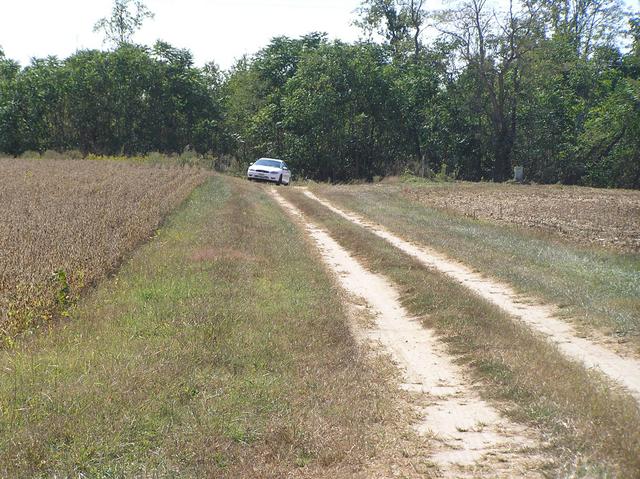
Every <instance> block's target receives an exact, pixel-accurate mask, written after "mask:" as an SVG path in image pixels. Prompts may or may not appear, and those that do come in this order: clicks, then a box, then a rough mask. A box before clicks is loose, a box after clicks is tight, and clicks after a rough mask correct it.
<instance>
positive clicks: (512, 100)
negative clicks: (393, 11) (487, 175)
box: [442, 0, 538, 181]
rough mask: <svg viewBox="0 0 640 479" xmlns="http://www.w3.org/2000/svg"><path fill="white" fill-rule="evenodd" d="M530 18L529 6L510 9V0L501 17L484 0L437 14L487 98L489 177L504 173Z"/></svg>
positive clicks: (530, 38)
mask: <svg viewBox="0 0 640 479" xmlns="http://www.w3.org/2000/svg"><path fill="white" fill-rule="evenodd" d="M536 19H537V12H535V11H533V10H531V9H526V10H523V11H519V12H518V11H516V9H515V8H514V5H513V0H510V3H509V9H508V11H507V12H506V13H505V14H504V15H502V16H499V14H498V13H497V12H495V11H491V10H490V9H489V8H488V7H487V0H469V1H465V2H463V3H462V4H461V5H459V7H458V8H457V9H453V10H449V11H447V12H446V13H445V16H444V17H443V20H444V21H445V22H446V23H447V24H448V25H449V26H450V28H449V29H447V28H446V27H445V28H442V31H443V32H444V33H445V34H446V35H448V36H449V37H451V38H452V39H453V40H454V41H455V42H456V43H457V45H458V47H459V49H458V51H459V53H460V56H461V58H462V60H463V61H464V62H465V65H466V68H468V69H469V70H470V71H471V72H473V74H474V75H475V77H476V78H477V82H478V92H479V93H480V94H482V95H485V96H486V98H487V100H488V101H487V107H486V114H487V116H488V119H489V122H490V124H491V145H492V150H493V157H494V158H493V161H494V167H493V179H494V180H495V181H504V180H505V179H507V178H508V177H509V176H510V169H511V161H512V153H513V147H514V142H515V138H516V130H517V106H518V99H519V96H520V93H521V79H522V74H523V71H522V66H523V58H524V56H525V55H526V54H527V52H529V51H530V50H531V49H532V48H533V47H534V45H535V41H536V38H537V37H536V35H535V32H536V30H537V29H538V23H537V21H536Z"/></svg>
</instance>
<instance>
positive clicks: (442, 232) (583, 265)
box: [315, 184, 640, 354]
mask: <svg viewBox="0 0 640 479" xmlns="http://www.w3.org/2000/svg"><path fill="white" fill-rule="evenodd" d="M458 187H460V188H462V189H464V188H465V187H466V186H465V185H464V184H461V185H459V184H455V185H453V186H451V185H447V186H443V187H440V186H438V185H434V186H429V185H427V186H421V187H420V188H425V189H426V188H432V189H433V194H434V195H435V194H437V192H438V191H442V192H446V191H448V190H449V189H450V188H454V189H455V188H458ZM487 188H492V189H494V190H496V191H503V192H506V193H505V194H508V192H509V191H511V190H512V188H514V185H488V186H487ZM518 188H520V187H518ZM521 188H528V187H526V186H523V187H521ZM315 189H316V190H317V191H318V193H319V194H320V195H321V196H325V197H327V198H328V199H329V200H331V201H333V202H335V203H336V204H337V205H341V206H342V207H344V208H346V209H349V210H351V211H355V212H357V213H358V214H361V215H363V216H364V217H365V218H368V219H370V220H372V221H376V222H378V223H380V224H382V225H384V226H385V227H386V228H388V229H389V230H391V231H393V232H394V233H395V234H397V235H399V236H401V237H403V238H405V239H406V240H409V241H415V242H416V243H418V244H425V245H428V246H430V247H432V248H434V249H436V250H437V251H440V252H442V253H445V254H447V255H448V256H449V257H451V258H453V259H455V260H458V261H461V262H462V263H464V264H466V265H468V266H469V267H471V268H473V269H475V270H478V271H480V272H482V273H484V274H487V275H489V276H492V277H494V278H496V279H498V280H499V281H502V282H505V283H507V284H509V285H511V286H512V287H514V289H516V290H517V291H518V292H521V293H523V294H525V295H527V296H531V297H533V298H538V299H539V300H541V301H542V302H548V303H550V304H554V305H557V306H559V307H560V308H561V312H562V315H563V317H566V318H567V319H568V320H570V321H572V322H573V323H574V324H575V326H576V327H577V328H578V329H579V330H580V332H581V333H583V334H586V335H589V336H592V337H593V338H594V339H595V340H597V341H605V342H607V343H610V344H609V345H610V346H611V347H613V348H616V349H618V348H620V349H622V350H624V351H627V352H629V353H631V354H639V353H640V254H638V253H620V252H618V251H612V250H610V249H604V248H601V247H594V246H586V245H578V244H576V243H575V242H572V241H566V240H563V239H560V238H558V237H557V236H556V235H549V234H548V233H543V232H540V231H538V230H533V229H531V228H523V227H518V226H515V225H506V224H499V223H496V222H493V221H486V220H481V219H473V218H469V217H464V216H462V215H460V214H457V213H451V212H449V211H444V210H442V209H439V208H435V207H429V206H426V205H423V204H421V203H418V202H415V201H412V200H410V199H408V198H406V196H404V195H403V194H402V192H401V190H399V189H398V188H396V187H395V186H391V185H376V186H349V187H346V186H343V187H326V186H317V187H315ZM577 190H578V191H580V189H577ZM605 193H606V192H605ZM611 193H612V194H615V192H611ZM621 193H624V192H621ZM628 193H631V192H628ZM452 194H453V193H452ZM479 206H481V204H480V203H479V204H478V207H479ZM601 215H602V216H603V217H606V216H607V215H606V214H605V212H601ZM636 220H637V218H636ZM601 221H603V222H605V221H607V219H606V218H603V219H602V220H601ZM634 221H635V220H634Z"/></svg>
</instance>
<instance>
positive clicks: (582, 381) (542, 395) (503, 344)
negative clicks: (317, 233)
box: [283, 190, 640, 477]
mask: <svg viewBox="0 0 640 479" xmlns="http://www.w3.org/2000/svg"><path fill="white" fill-rule="evenodd" d="M283 194H284V196H285V197H286V198H287V199H288V200H289V201H292V202H293V203H294V204H295V205H296V206H297V207H298V208H299V209H300V210H301V211H302V212H303V213H305V215H307V217H308V218H309V219H310V220H311V221H313V222H314V223H316V224H318V225H319V226H321V227H323V228H325V229H326V230H327V231H328V232H329V233H330V234H331V235H332V236H333V237H334V238H335V239H336V241H337V242H338V243H339V244H340V245H341V246H343V247H344V248H346V249H348V250H349V251H350V252H351V253H352V254H355V255H356V256H357V257H358V258H359V259H360V260H361V261H363V262H364V263H365V264H366V265H367V267H368V268H370V269H371V270H372V271H373V272H375V273H379V274H383V275H385V276H386V277H388V278H389V279H390V280H391V281H392V282H393V283H395V284H396V285H397V287H398V288H399V290H400V299H401V301H402V303H403V305H404V306H405V307H406V308H407V310H408V311H409V313H411V314H413V315H414V316H415V317H417V318H421V319H422V321H423V323H424V324H425V325H426V326H427V327H428V328H430V329H433V330H434V331H435V332H436V333H437V334H438V336H439V337H440V338H441V339H442V340H444V341H446V342H447V343H448V345H449V352H450V353H451V354H453V355H455V356H458V357H459V359H460V362H461V364H466V365H467V366H468V370H469V372H471V374H472V375H473V376H474V377H475V378H476V379H477V380H478V382H477V386H478V388H479V391H480V393H481V395H482V396H483V398H484V399H486V400H491V401H497V403H495V404H496V405H498V406H499V407H500V408H501V409H503V411H504V412H505V413H507V414H508V415H509V416H510V417H513V418H514V419H516V420H518V421H522V422H523V423H525V424H528V425H530V426H532V427H537V428H540V430H541V432H542V433H543V434H544V435H545V436H546V437H547V439H548V441H549V449H548V451H547V452H548V453H549V454H550V455H553V456H556V462H555V464H549V467H550V468H553V470H551V469H550V471H547V472H549V474H548V475H549V476H550V477H556V476H563V477H565V476H566V477H568V476H572V477H573V476H579V477H582V476H588V477H591V476H594V477H609V475H611V476H612V477H618V476H619V477H635V474H634V473H636V472H637V471H638V470H640V469H639V467H640V456H639V455H638V451H640V433H639V432H638V431H640V429H639V428H638V424H640V410H639V409H638V406H637V403H636V401H635V400H634V399H633V398H632V397H631V396H629V395H628V394H626V393H625V392H623V391H619V389H618V388H616V387H615V385H613V384H611V383H610V382H609V381H608V380H607V379H606V378H604V377H603V376H602V375H601V374H600V373H599V372H598V371H596V370H587V369H585V368H584V367H583V366H582V365H580V364H579V363H577V362H574V361H571V360H569V359H567V358H566V357H564V356H563V355H562V354H561V353H560V352H559V351H558V349H557V348H556V347H555V346H553V345H552V344H550V343H549V342H548V341H547V340H546V338H544V337H543V336H541V335H539V334H537V333H535V332H532V331H531V330H530V329H529V328H528V327H527V326H526V325H524V324H522V323H520V322H518V321H514V320H513V318H512V317H510V316H509V315H507V314H505V313H504V312H503V311H501V310H500V309H499V308H497V307H496V306H494V305H491V304H489V303H487V302H485V301H484V300H482V299H481V298H479V297H478V296H477V295H475V294H474V293H473V292H470V291H468V290H467V289H466V288H465V287H464V286H463V285H460V284H459V283H457V282H456V281H455V280H452V279H449V278H446V277H445V276H443V275H442V274H441V273H439V272H437V271H436V270H434V269H431V268H428V267H426V266H425V265H424V264H422V263H420V262H418V261H417V260H416V259H414V258H412V257H410V256H408V255H406V254H405V253H403V252H401V251H400V250H398V249H397V248H395V247H394V246H392V245H391V244H389V243H388V242H387V241H385V240H383V239H381V238H378V237H376V236H375V235H374V234H373V233H371V232H370V231H367V230H366V229H364V228H362V227H360V226H358V225H355V224H353V223H350V222H349V221H347V220H345V219H343V218H341V217H339V216H338V215H336V214H335V213H333V212H331V211H330V210H329V209H327V208H326V207H324V206H322V205H320V204H319V203H317V202H315V201H314V200H311V199H309V198H308V197H306V196H305V195H304V194H303V193H302V192H300V191H298V190H289V191H284V192H283Z"/></svg>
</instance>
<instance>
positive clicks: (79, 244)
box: [0, 159, 208, 342]
mask: <svg viewBox="0 0 640 479" xmlns="http://www.w3.org/2000/svg"><path fill="white" fill-rule="evenodd" d="M207 176H208V173H206V172H205V171H204V170H200V169H192V168H177V167H173V168H156V167H151V166H134V165H130V164H125V163H121V162H119V163H116V162H110V161H65V160H39V161H29V160H8V159H7V160H0V204H2V208H0V266H1V268H2V269H0V342H8V341H11V339H10V338H11V337H13V336H14V335H15V334H16V333H18V332H20V331H23V330H25V329H28V328H30V327H32V326H34V325H37V324H41V323H42V322H46V321H47V320H49V319H51V318H52V317H53V316H55V315H56V314H58V313H61V312H62V313H64V311H65V310H66V307H67V306H68V304H69V303H70V302H72V301H73V299H74V298H75V297H77V294H78V293H79V292H80V291H81V290H82V289H83V288H84V287H86V286H87V285H91V284H93V283H94V282H95V281H96V280H97V279H99V278H101V277H103V276H104V275H105V274H106V273H107V272H109V271H110V270H112V269H113V268H114V267H115V266H117V265H118V264H119V262H120V261H121V259H122V257H123V255H125V254H126V253H127V252H129V251H130V250H131V249H133V248H134V247H135V246H136V245H137V244H139V243H140V242H141V241H143V240H144V239H146V238H148V237H149V235H150V234H151V233H152V232H153V231H154V229H155V228H157V227H158V225H159V224H160V222H161V221H162V219H163V217H164V216H165V215H166V214H167V213H168V212H169V211H170V210H172V209H173V208H175V206H176V205H178V204H179V203H181V202H182V201H183V200H184V199H185V198H186V196H187V195H188V194H189V193H190V192H191V191H192V190H193V188H194V187H195V186H196V185H198V184H200V183H202V182H203V181H204V179H205V178H206V177H207Z"/></svg>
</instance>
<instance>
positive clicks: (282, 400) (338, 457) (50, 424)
mask: <svg viewBox="0 0 640 479" xmlns="http://www.w3.org/2000/svg"><path fill="white" fill-rule="evenodd" d="M309 251H311V250H310V249H309V248H308V243H307V240H306V239H305V236H304V234H303V232H301V231H300V230H299V229H298V228H297V227H296V226H295V225H294V224H292V223H291V222H290V221H289V220H288V219H287V217H286V215H285V214H284V212H282V211H281V210H280V208H279V207H278V206H277V205H276V204H275V203H273V201H272V200H271V199H270V198H269V196H268V195H267V194H266V192H265V191H264V190H263V189H262V188H251V187H250V186H249V185H247V184H246V183H243V182H240V181H236V180H233V179H230V178H222V177H215V178H214V179H211V180H209V181H207V182H206V183H205V185H203V186H202V187H200V188H198V189H197V190H196V191H195V192H194V193H193V194H192V196H191V197H190V199H189V200H188V201H187V202H186V203H185V204H183V206H182V207H181V208H180V209H179V210H178V211H177V212H176V213H174V214H173V215H171V216H170V217H169V218H168V220H167V222H166V223H165V226H164V227H162V228H161V229H160V230H158V232H157V233H156V236H155V238H154V239H153V241H151V242H149V243H148V244H146V245H144V246H142V247H141V248H139V249H138V250H137V251H136V252H135V253H134V254H133V256H132V258H131V259H130V260H129V261H127V262H126V263H125V264H124V265H123V266H122V268H121V270H120V272H119V273H118V274H117V275H115V276H113V277H111V278H109V279H107V280H105V282H103V283H102V284H101V285H99V286H98V287H97V288H96V289H95V290H94V291H93V292H91V294H89V295H88V296H87V297H86V298H84V299H83V300H81V301H80V302H79V303H78V304H77V306H75V307H74V308H73V309H72V310H71V311H70V318H69V319H68V320H65V321H64V322H61V323H59V324H57V325H55V326H54V327H52V328H50V329H49V330H48V331H47V330H42V331H40V332H39V333H38V334H36V335H34V337H33V338H31V339H30V340H28V341H27V340H24V341H20V342H18V344H17V345H16V347H15V348H14V349H13V350H9V351H1V352H0V370H1V371H2V373H1V374H0V476H2V477H284V476H287V475H291V474H294V475H299V474H304V473H309V474H310V473H311V472H312V471H318V477H320V476H322V473H324V472H326V471H335V470H349V471H351V470H358V469H361V468H362V467H364V464H366V462H367V461H368V458H370V457H372V456H374V455H376V454H377V452H378V451H380V450H381V449H384V448H385V441H386V440H387V439H386V438H387V436H386V431H387V427H388V425H389V424H393V423H394V421H395V419H396V414H397V413H398V411H396V409H395V407H396V406H395V403H394V402H393V401H392V399H391V398H392V396H393V394H394V387H395V385H394V384H392V381H391V380H390V374H391V369H390V366H384V365H383V364H382V362H380V363H378V362H375V363H373V361H377V360H374V359H370V358H368V357H366V356H365V354H364V352H363V351H361V350H360V349H359V348H358V346H357V345H356V344H355V342H354V340H353V338H352V336H351V335H350V334H349V330H348V322H347V318H346V313H345V311H344V308H343V306H342V301H341V295H340V293H339V291H338V290H336V286H335V285H334V282H333V280H332V279H331V277H330V276H328V274H327V272H326V271H325V269H324V267H323V266H322V264H321V263H320V261H319V258H318V257H317V255H314V254H312V253H310V252H309ZM389 440H392V438H390V439H389ZM302 468H304V469H302ZM329 475H330V474H329Z"/></svg>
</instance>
